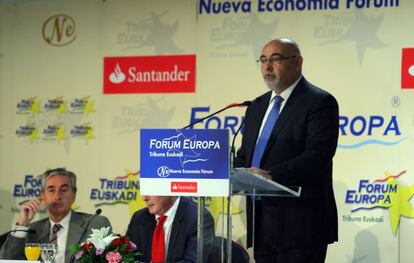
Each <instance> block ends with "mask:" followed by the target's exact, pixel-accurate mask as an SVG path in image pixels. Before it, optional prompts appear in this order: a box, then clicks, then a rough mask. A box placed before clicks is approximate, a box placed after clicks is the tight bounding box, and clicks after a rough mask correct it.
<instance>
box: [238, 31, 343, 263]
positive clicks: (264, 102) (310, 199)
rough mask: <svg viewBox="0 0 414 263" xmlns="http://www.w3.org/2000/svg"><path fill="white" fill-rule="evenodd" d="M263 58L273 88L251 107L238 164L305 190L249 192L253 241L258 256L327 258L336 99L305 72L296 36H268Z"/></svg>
mask: <svg viewBox="0 0 414 263" xmlns="http://www.w3.org/2000/svg"><path fill="white" fill-rule="evenodd" d="M258 63H259V64H260V65H261V72H262V75H263V79H264V82H265V83H266V84H267V86H268V88H269V89H270V91H268V92H267V93H265V94H263V95H261V96H260V97H258V98H257V99H256V100H255V101H254V102H253V103H252V104H251V105H250V106H249V107H248V108H247V110H246V115H245V123H244V133H243V139H242V145H241V147H240V149H239V151H238V153H237V158H236V162H235V166H236V167H246V168H248V170H249V171H250V172H253V173H256V174H259V175H262V176H264V177H266V178H268V179H271V180H273V181H275V182H277V183H279V184H282V185H284V186H288V187H289V186H301V187H302V192H301V196H300V197H274V196H262V197H259V198H248V199H247V201H246V202H247V217H248V218H247V225H248V240H247V242H248V246H249V247H250V246H252V245H253V246H254V257H255V260H256V263H261V262H265V263H271V262H277V263H279V262H283V263H286V262H288V263H299V262H306V263H311V262H315V263H316V262H318V263H319V262H324V261H325V257H326V251H327V246H328V244H330V243H333V242H335V241H337V240H338V218H337V217H338V216H337V208H336V204H335V198H334V193H333V186H332V159H333V156H334V154H335V151H336V147H337V140H338V126H339V117H338V111H339V110H338V103H337V101H336V99H335V98H334V97H333V96H332V95H331V94H329V93H328V92H326V91H324V90H322V89H320V88H318V87H316V86H314V85H312V84H311V83H309V82H308V81H307V80H306V79H305V78H304V77H303V75H302V63H303V57H302V55H301V51H300V49H299V46H298V45H297V44H296V43H295V42H294V41H293V40H291V39H287V38H283V39H275V40H272V41H270V42H269V43H267V44H266V45H265V46H264V47H263V50H262V53H261V56H260V58H259V60H258ZM253 202H255V215H254V216H255V220H254V221H253V220H252V219H253V213H252V204H253ZM252 222H255V226H254V236H253V235H252V227H253V226H252Z"/></svg>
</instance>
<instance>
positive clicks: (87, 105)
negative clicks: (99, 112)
mask: <svg viewBox="0 0 414 263" xmlns="http://www.w3.org/2000/svg"><path fill="white" fill-rule="evenodd" d="M94 104H95V103H94V102H93V101H90V100H87V99H86V100H85V111H84V113H85V115H86V116H89V113H91V112H95V109H94V108H93V106H94Z"/></svg>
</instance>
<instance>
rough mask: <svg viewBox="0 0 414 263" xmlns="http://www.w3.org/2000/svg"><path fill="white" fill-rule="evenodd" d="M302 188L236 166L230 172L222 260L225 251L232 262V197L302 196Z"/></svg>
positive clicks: (228, 259)
mask: <svg viewBox="0 0 414 263" xmlns="http://www.w3.org/2000/svg"><path fill="white" fill-rule="evenodd" d="M301 191H302V188H301V187H300V186H284V185H281V184H279V183H276V182H274V181H272V180H270V179H267V178H264V177H263V176H261V175H258V174H254V173H251V172H249V171H248V170H247V169H246V168H235V169H233V170H232V171H231V172H230V193H231V194H230V195H229V196H228V197H227V198H228V202H227V222H226V225H227V233H226V238H227V245H226V246H225V247H226V251H224V246H223V245H222V246H221V254H222V257H221V262H224V260H223V259H224V253H225V254H226V259H227V262H229V263H231V262H232V259H231V257H232V233H231V232H232V231H231V229H232V215H231V197H232V196H234V195H242V196H246V197H248V198H252V199H258V198H260V197H262V196H280V197H292V198H298V197H300V194H301ZM254 215H255V202H253V233H252V235H253V247H254V226H255V222H254V220H255V216H254Z"/></svg>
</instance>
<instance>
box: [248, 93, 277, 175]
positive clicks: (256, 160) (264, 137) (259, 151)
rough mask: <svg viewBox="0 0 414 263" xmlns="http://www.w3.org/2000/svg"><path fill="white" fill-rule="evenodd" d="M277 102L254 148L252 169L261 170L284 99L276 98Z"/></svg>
mask: <svg viewBox="0 0 414 263" xmlns="http://www.w3.org/2000/svg"><path fill="white" fill-rule="evenodd" d="M274 100H275V102H274V104H273V107H272V109H271V110H270V112H269V115H268V116H267V119H266V122H265V125H264V126H263V130H262V133H261V134H260V137H259V140H258V141H257V143H256V146H255V147H254V153H253V158H252V164H251V166H252V167H257V168H260V162H261V160H262V157H263V153H264V151H265V148H266V145H267V141H268V140H269V137H270V134H271V133H272V130H273V127H274V126H275V124H276V121H277V118H278V117H279V111H280V105H281V104H282V101H283V98H282V97H281V96H276V97H275V98H274Z"/></svg>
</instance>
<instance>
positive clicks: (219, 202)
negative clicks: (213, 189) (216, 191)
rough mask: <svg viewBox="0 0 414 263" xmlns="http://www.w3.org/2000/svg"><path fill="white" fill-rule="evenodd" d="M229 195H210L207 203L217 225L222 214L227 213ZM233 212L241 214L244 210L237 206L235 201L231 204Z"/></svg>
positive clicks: (233, 213)
mask: <svg viewBox="0 0 414 263" xmlns="http://www.w3.org/2000/svg"><path fill="white" fill-rule="evenodd" d="M227 204H228V201H227V197H210V198H207V201H206V205H207V206H208V208H209V210H210V213H211V215H212V216H213V218H214V224H215V225H217V221H218V220H219V218H220V216H221V215H227ZM230 212H231V214H232V215H236V214H241V213H243V210H242V209H241V208H239V207H238V206H236V205H235V204H234V203H232V205H231V211H230Z"/></svg>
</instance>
